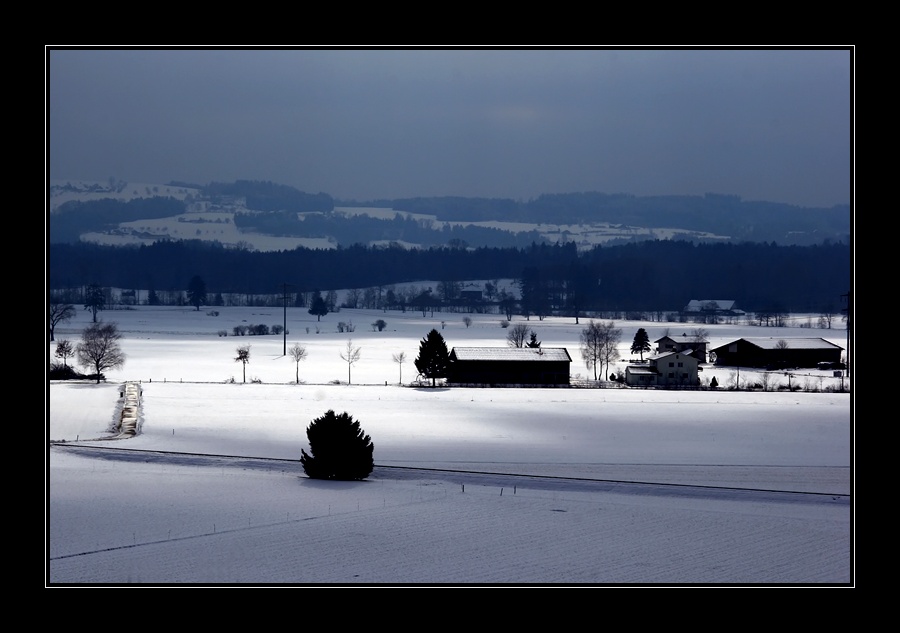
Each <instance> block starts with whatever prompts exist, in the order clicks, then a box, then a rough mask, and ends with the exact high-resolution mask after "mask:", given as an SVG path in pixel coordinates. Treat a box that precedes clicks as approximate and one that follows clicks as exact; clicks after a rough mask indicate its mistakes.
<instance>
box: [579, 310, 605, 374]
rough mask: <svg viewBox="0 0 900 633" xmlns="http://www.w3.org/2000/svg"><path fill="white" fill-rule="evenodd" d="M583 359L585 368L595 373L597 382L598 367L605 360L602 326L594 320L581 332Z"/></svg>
mask: <svg viewBox="0 0 900 633" xmlns="http://www.w3.org/2000/svg"><path fill="white" fill-rule="evenodd" d="M581 358H582V360H583V361H584V364H585V366H586V367H587V368H588V369H592V370H593V371H594V380H597V365H599V364H600V362H601V359H602V358H603V341H602V336H601V334H600V326H599V325H597V323H595V322H594V320H593V319H592V320H591V321H590V322H589V323H588V324H587V327H585V328H584V329H583V330H581Z"/></svg>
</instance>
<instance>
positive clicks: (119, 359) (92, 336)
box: [75, 323, 125, 383]
mask: <svg viewBox="0 0 900 633" xmlns="http://www.w3.org/2000/svg"><path fill="white" fill-rule="evenodd" d="M121 338H122V335H121V334H120V333H119V328H118V326H117V325H116V324H115V323H92V324H91V325H89V326H88V327H86V328H85V329H84V331H83V332H82V333H81V342H80V343H79V344H78V346H77V347H76V348H75V355H76V356H77V357H78V364H79V365H82V366H84V367H90V368H93V369H94V374H95V376H96V378H97V382H98V383H99V382H100V377H101V375H102V374H103V371H104V370H106V369H115V368H119V367H121V366H122V365H124V364H125V354H124V353H123V352H122V348H121V347H119V339H121Z"/></svg>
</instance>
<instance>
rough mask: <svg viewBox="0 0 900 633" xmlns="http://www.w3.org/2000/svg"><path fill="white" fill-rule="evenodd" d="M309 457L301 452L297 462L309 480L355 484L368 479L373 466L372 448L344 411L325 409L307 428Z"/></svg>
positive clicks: (373, 446)
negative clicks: (332, 480)
mask: <svg viewBox="0 0 900 633" xmlns="http://www.w3.org/2000/svg"><path fill="white" fill-rule="evenodd" d="M306 437H307V439H308V440H309V450H310V452H309V454H307V452H306V451H305V450H301V451H300V454H301V455H300V463H301V464H302V465H303V470H304V472H305V473H306V475H307V476H308V477H309V478H311V479H336V480H341V481H354V480H360V479H365V478H366V477H368V476H369V475H370V474H371V473H372V470H373V469H374V467H375V462H374V458H373V452H374V450H375V445H374V444H372V439H371V438H370V437H369V436H368V435H366V434H365V433H364V432H363V430H362V429H361V428H360V426H359V422H357V421H356V420H354V419H353V417H352V416H350V415H348V414H347V412H346V411H345V412H344V413H341V414H340V415H335V413H334V411H333V410H330V409H329V410H328V411H326V412H325V415H323V416H321V417H318V418H316V419H315V420H313V421H312V422H311V423H310V425H309V427H307V429H306Z"/></svg>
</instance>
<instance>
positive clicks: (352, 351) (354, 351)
mask: <svg viewBox="0 0 900 633" xmlns="http://www.w3.org/2000/svg"><path fill="white" fill-rule="evenodd" d="M361 354H362V350H361V349H360V348H359V347H354V345H353V339H347V350H346V351H345V352H341V358H343V359H344V362H346V363H347V384H348V385H349V384H350V368H351V367H352V366H353V363H355V362H356V361H358V360H359V357H360V355H361Z"/></svg>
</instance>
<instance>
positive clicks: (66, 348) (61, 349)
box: [54, 339, 75, 367]
mask: <svg viewBox="0 0 900 633" xmlns="http://www.w3.org/2000/svg"><path fill="white" fill-rule="evenodd" d="M54 355H55V356H56V357H57V358H61V359H62V362H63V366H65V367H68V366H69V364H68V362H66V359H68V358H72V357H74V356H75V349H74V348H73V347H72V344H71V343H70V342H69V341H68V340H66V339H63V340H61V341H60V342H59V343H57V344H56V352H55V353H54Z"/></svg>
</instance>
